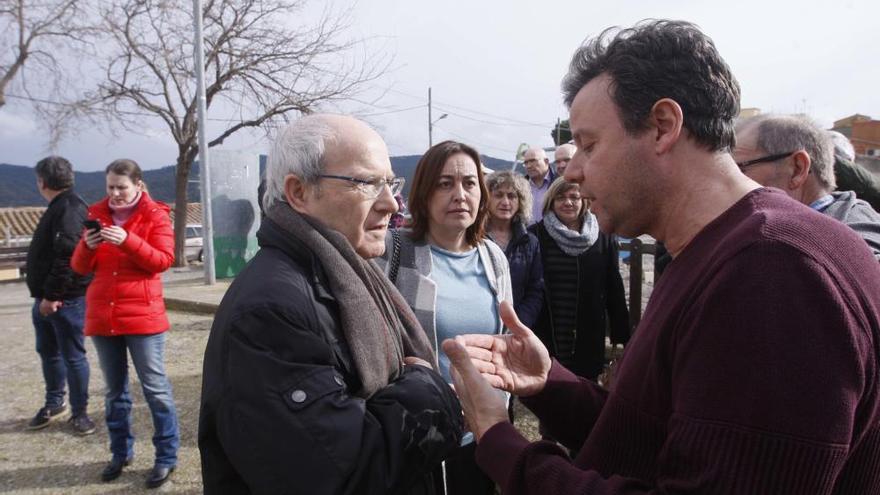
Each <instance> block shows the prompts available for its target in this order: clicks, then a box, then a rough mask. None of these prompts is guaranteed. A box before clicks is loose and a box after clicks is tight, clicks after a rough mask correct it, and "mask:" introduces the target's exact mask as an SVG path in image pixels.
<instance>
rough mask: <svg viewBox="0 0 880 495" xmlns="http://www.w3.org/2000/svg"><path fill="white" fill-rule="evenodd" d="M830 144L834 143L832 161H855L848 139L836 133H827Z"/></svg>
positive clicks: (853, 151) (854, 154)
mask: <svg viewBox="0 0 880 495" xmlns="http://www.w3.org/2000/svg"><path fill="white" fill-rule="evenodd" d="M828 134H830V135H831V142H832V143H834V159H835V160H837V161H847V162H854V161H856V150H855V149H854V148H853V145H852V143H851V142H850V140H849V138H848V137H846V136H844V135H843V134H841V133H839V132H837V131H828Z"/></svg>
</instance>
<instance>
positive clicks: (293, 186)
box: [284, 174, 309, 213]
mask: <svg viewBox="0 0 880 495" xmlns="http://www.w3.org/2000/svg"><path fill="white" fill-rule="evenodd" d="M308 195H309V187H308V186H307V185H306V184H305V183H304V182H303V181H302V179H300V178H299V177H297V176H295V175H293V174H287V175H286V176H285V177H284V199H286V200H287V204H289V205H290V206H291V208H293V209H294V210H296V211H298V212H300V213H305V211H306V203H307V197H308Z"/></svg>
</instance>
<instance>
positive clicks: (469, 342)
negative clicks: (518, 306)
mask: <svg viewBox="0 0 880 495" xmlns="http://www.w3.org/2000/svg"><path fill="white" fill-rule="evenodd" d="M501 320H502V321H504V324H505V325H506V326H507V328H508V329H510V333H509V334H506V335H478V334H469V335H459V336H458V337H456V338H455V340H456V342H457V343H458V344H459V345H461V346H462V347H464V348H465V350H466V351H467V353H468V355H469V356H470V358H471V362H472V363H473V365H474V367H475V368H476V369H477V371H479V372H480V373H482V375H483V377H484V378H485V379H486V380H487V381H488V382H489V384H491V385H492V386H493V387H496V388H500V389H502V390H505V391H507V392H510V393H512V394H515V395H519V396H522V397H527V396H530V395H534V394H537V393H538V392H540V391H541V390H543V389H544V384H545V383H546V382H547V374H548V373H549V372H550V353H548V352H547V348H546V347H544V344H543V343H541V340H540V339H539V338H538V336H537V335H535V334H534V332H532V331H531V330H529V328H528V327H526V326H525V325H523V324H522V322H520V321H519V318H517V316H516V312H514V310H513V306H512V305H511V304H510V303H509V302H507V301H505V302H502V303H501ZM446 345H447V344H446V342H444V344H443V349H444V351H445V350H446ZM450 345H451V344H450ZM447 354H449V353H448V352H447ZM450 358H451V356H450Z"/></svg>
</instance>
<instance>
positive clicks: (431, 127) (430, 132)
mask: <svg viewBox="0 0 880 495" xmlns="http://www.w3.org/2000/svg"><path fill="white" fill-rule="evenodd" d="M446 117H449V114H448V113H444V114H443V115H441V116H439V117H437V120H435V121H433V122H431V121H428V148H430V147H431V146H434V124H436V123H437V122H440V121H441V120H443V119H445V118H446Z"/></svg>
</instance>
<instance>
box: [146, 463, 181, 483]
mask: <svg viewBox="0 0 880 495" xmlns="http://www.w3.org/2000/svg"><path fill="white" fill-rule="evenodd" d="M173 472H174V466H153V469H152V470H150V474H148V475H147V488H159V487H160V486H162V485H164V484H165V482H166V481H168V477H169V476H171V473H173Z"/></svg>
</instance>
